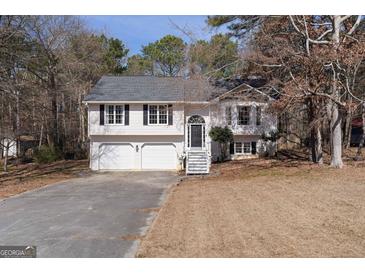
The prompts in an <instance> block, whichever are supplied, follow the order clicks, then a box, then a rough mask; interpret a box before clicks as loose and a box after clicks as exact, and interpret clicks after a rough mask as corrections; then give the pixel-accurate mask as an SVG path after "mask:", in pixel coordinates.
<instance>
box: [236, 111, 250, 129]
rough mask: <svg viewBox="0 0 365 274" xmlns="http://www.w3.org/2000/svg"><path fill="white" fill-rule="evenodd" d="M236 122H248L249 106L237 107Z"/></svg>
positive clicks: (240, 123)
mask: <svg viewBox="0 0 365 274" xmlns="http://www.w3.org/2000/svg"><path fill="white" fill-rule="evenodd" d="M238 124H239V125H249V124H250V107H238Z"/></svg>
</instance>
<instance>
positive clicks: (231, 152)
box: [229, 142, 234, 154]
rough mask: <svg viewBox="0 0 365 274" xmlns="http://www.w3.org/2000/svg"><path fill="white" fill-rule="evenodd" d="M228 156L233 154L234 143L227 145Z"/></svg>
mask: <svg viewBox="0 0 365 274" xmlns="http://www.w3.org/2000/svg"><path fill="white" fill-rule="evenodd" d="M229 154H234V143H233V142H231V143H229Z"/></svg>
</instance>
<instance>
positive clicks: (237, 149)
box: [235, 142, 242, 154]
mask: <svg viewBox="0 0 365 274" xmlns="http://www.w3.org/2000/svg"><path fill="white" fill-rule="evenodd" d="M235 153H238V154H240V153H242V143H241V142H236V143H235Z"/></svg>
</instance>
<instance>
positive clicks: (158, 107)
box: [147, 104, 169, 126]
mask: <svg viewBox="0 0 365 274" xmlns="http://www.w3.org/2000/svg"><path fill="white" fill-rule="evenodd" d="M150 106H157V113H156V114H157V123H156V124H151V123H150ZM160 106H164V107H165V108H166V123H160ZM147 115H148V125H149V126H167V125H168V124H169V106H168V105H167V104H150V105H148V113H147Z"/></svg>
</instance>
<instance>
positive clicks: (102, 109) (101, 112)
mask: <svg viewBox="0 0 365 274" xmlns="http://www.w3.org/2000/svg"><path fill="white" fill-rule="evenodd" d="M99 114H100V119H99V120H100V125H101V126H103V125H104V105H100V110H99Z"/></svg>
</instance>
